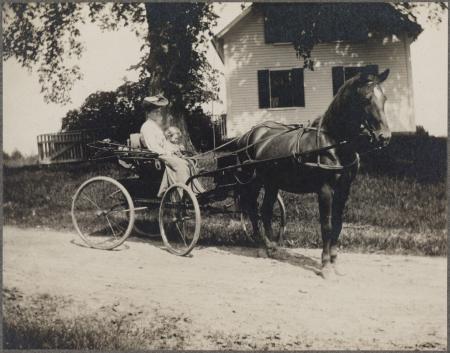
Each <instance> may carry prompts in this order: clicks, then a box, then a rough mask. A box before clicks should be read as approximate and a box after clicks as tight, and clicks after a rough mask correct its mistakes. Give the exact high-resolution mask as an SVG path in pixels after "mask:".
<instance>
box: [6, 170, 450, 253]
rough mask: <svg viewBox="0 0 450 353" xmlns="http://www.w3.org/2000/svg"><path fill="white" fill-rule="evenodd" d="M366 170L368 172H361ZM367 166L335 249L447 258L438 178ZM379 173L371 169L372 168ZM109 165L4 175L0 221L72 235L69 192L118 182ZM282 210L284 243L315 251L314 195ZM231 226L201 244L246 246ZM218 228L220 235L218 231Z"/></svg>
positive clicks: (217, 225) (226, 222) (288, 200)
mask: <svg viewBox="0 0 450 353" xmlns="http://www.w3.org/2000/svg"><path fill="white" fill-rule="evenodd" d="M369 167H370V166H369ZM369 167H365V168H362V169H363V170H362V171H361V173H360V174H359V175H358V176H357V178H356V180H355V182H354V183H353V185H352V190H351V195H350V198H349V201H348V203H347V208H346V211H345V217H344V219H345V222H346V225H345V226H344V230H343V232H342V234H341V238H340V244H341V247H342V248H343V249H346V250H358V251H387V252H401V253H413V254H426V255H445V254H446V253H447V240H446V235H447V232H446V227H447V196H446V182H445V178H442V177H441V178H438V179H429V180H424V179H423V178H421V179H420V178H418V177H417V176H416V175H414V174H413V173H409V175H410V176H405V175H401V173H402V170H399V173H397V175H396V174H395V173H392V169H391V170H390V171H391V173H390V175H380V173H373V172H371V171H370V168H369ZM378 170H379V169H378ZM124 173H126V172H123V171H122V170H121V169H120V168H119V167H118V166H117V165H116V164H110V163H103V164H94V163H86V164H79V165H67V166H42V167H36V166H33V167H28V168H27V167H23V168H5V169H4V222H5V223H6V224H11V225H17V226H23V227H37V226H40V227H50V228H55V229H61V230H72V224H71V218H70V205H71V200H72V195H73V194H74V192H75V190H76V188H77V187H78V186H79V185H80V184H81V183H82V182H83V181H84V180H87V179H88V178H90V177H92V176H95V175H109V176H112V177H119V176H120V175H123V174H124ZM283 198H284V200H285V204H286V208H287V218H288V225H287V234H286V239H287V240H288V244H289V245H291V246H294V247H297V246H302V247H317V246H320V243H321V238H320V227H319V223H318V206H317V200H316V196H315V195H293V194H287V193H284V194H283ZM236 223H237V222H236V220H234V219H232V218H230V217H228V216H223V217H215V218H212V219H211V220H209V219H208V220H205V221H204V222H203V225H204V227H203V231H202V236H201V243H203V244H205V245H208V244H227V245H232V244H237V243H239V244H242V243H245V242H246V241H247V240H248V239H247V238H246V237H245V235H244V234H243V232H242V231H241V228H240V227H239V226H236ZM224 229H225V231H224Z"/></svg>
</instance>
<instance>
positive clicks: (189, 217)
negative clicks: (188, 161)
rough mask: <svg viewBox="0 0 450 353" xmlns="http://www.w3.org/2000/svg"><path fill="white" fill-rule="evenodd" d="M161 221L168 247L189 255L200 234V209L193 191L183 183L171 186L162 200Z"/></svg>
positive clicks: (162, 231) (164, 239)
mask: <svg viewBox="0 0 450 353" xmlns="http://www.w3.org/2000/svg"><path fill="white" fill-rule="evenodd" d="M159 222H160V231H161V236H162V238H163V241H164V244H165V246H166V247H167V249H168V250H169V251H170V252H172V253H174V254H176V255H187V254H188V253H189V252H190V251H191V250H192V249H193V248H194V246H195V244H196V242H197V240H198V237H199V234H200V210H199V207H198V203H197V200H196V198H195V196H194V195H193V193H192V191H190V190H189V189H188V188H187V187H186V186H184V185H181V184H179V185H173V186H171V187H170V188H169V189H168V190H167V191H166V193H165V194H164V196H163V199H162V201H161V208H160V214H159Z"/></svg>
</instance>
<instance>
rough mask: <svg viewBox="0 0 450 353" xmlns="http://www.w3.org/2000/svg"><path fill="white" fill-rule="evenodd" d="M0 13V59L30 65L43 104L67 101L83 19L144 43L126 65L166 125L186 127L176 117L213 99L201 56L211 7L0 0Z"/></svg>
mask: <svg viewBox="0 0 450 353" xmlns="http://www.w3.org/2000/svg"><path fill="white" fill-rule="evenodd" d="M3 14H4V16H3V30H4V35H3V49H4V51H3V58H4V60H6V59H8V58H12V57H14V58H16V59H17V60H18V62H19V63H20V64H21V65H22V66H23V67H25V68H28V69H30V70H31V69H33V68H36V69H37V73H38V75H39V82H40V84H41V91H42V93H43V94H44V99H45V100H46V101H51V102H56V103H63V104H64V103H67V102H69V101H70V90H71V88H72V87H73V84H74V83H75V82H76V81H77V80H79V79H81V77H82V73H81V72H80V68H79V66H78V65H77V64H76V59H79V58H80V57H81V55H82V53H83V50H84V48H83V45H82V43H81V41H80V30H79V26H80V25H81V24H83V23H85V22H86V21H91V22H93V23H97V24H98V25H100V26H101V28H103V29H106V30H115V29H118V28H119V27H130V28H131V30H132V31H134V32H135V34H136V35H137V36H138V37H141V38H145V39H146V43H145V44H144V45H143V46H142V48H141V49H142V52H143V55H142V57H141V58H140V60H139V62H138V63H137V64H136V65H134V66H133V68H136V69H138V70H139V71H140V77H141V79H142V80H141V81H142V82H146V83H147V84H148V87H146V89H147V92H148V93H150V94H155V93H163V94H164V95H166V97H167V98H168V99H169V101H170V102H171V104H170V106H169V107H168V108H167V111H166V112H165V115H166V117H167V120H168V121H169V122H170V123H172V124H175V125H178V126H179V127H181V128H182V129H183V130H186V124H185V120H184V119H183V118H186V119H189V116H190V115H191V114H192V112H198V110H199V109H201V105H202V104H203V103H207V102H209V101H210V100H212V99H215V98H216V97H217V92H218V84H217V76H216V75H217V72H216V71H215V70H213V69H212V67H211V66H210V64H209V63H208V61H207V59H206V49H207V47H206V45H207V42H208V40H209V37H210V36H211V35H212V33H211V31H210V28H211V27H212V26H214V25H215V24H216V18H217V16H216V15H215V14H214V13H213V11H212V4H209V3H149V2H148V3H109V4H108V3H95V2H89V3H12V2H6V3H4V4H3ZM145 25H146V29H145V28H144V27H145ZM145 79H148V80H145ZM103 98H105V97H103Z"/></svg>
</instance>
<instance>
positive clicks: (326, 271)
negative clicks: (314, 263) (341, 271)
mask: <svg viewBox="0 0 450 353" xmlns="http://www.w3.org/2000/svg"><path fill="white" fill-rule="evenodd" d="M333 272H334V271H333V268H332V266H331V265H330V263H326V264H323V265H322V271H321V273H320V275H321V276H322V277H323V278H324V279H327V278H330V277H331V276H332V275H333Z"/></svg>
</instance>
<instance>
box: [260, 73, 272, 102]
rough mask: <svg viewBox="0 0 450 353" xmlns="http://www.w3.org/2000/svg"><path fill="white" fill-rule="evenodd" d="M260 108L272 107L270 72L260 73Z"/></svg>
mask: <svg viewBox="0 0 450 353" xmlns="http://www.w3.org/2000/svg"><path fill="white" fill-rule="evenodd" d="M258 97H259V107H260V108H269V107H270V89H269V70H259V71H258Z"/></svg>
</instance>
